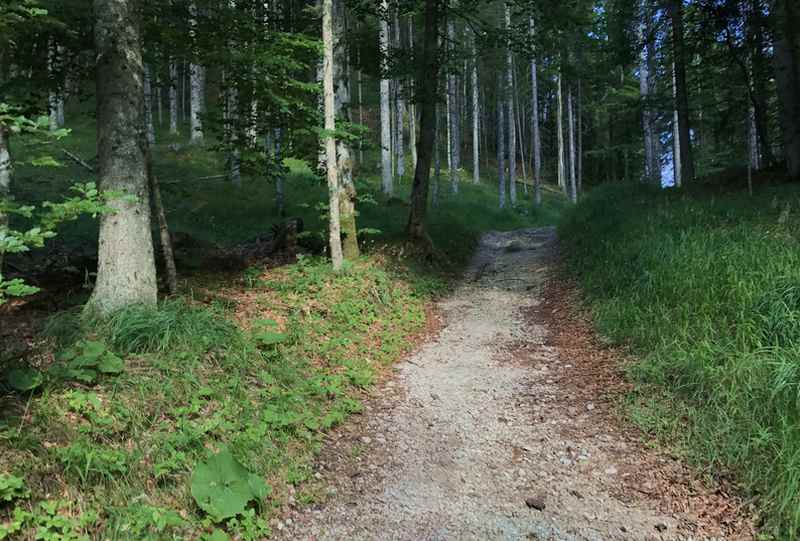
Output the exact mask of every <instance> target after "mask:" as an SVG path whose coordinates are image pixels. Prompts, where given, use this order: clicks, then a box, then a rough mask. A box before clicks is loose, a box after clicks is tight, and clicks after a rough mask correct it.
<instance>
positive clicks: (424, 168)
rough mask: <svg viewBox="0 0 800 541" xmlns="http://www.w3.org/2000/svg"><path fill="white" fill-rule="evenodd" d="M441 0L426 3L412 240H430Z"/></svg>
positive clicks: (410, 226)
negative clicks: (427, 222) (428, 224)
mask: <svg viewBox="0 0 800 541" xmlns="http://www.w3.org/2000/svg"><path fill="white" fill-rule="evenodd" d="M439 1H440V0H425V35H424V38H423V48H422V58H421V62H419V63H418V66H419V72H418V74H417V80H416V84H415V94H416V96H417V100H416V101H417V103H419V104H420V140H419V143H418V145H417V168H416V170H415V171H414V184H413V185H412V187H411V211H410V213H409V216H408V226H407V229H408V234H409V236H410V237H411V238H412V239H415V240H418V241H420V240H421V241H427V242H428V243H430V239H429V238H428V235H427V233H426V231H425V216H426V214H427V210H428V183H429V180H430V175H431V158H432V151H433V143H434V137H435V134H436V94H437V92H436V91H437V85H435V84H433V85H431V84H428V82H429V81H438V80H439V61H438V60H439V51H438V46H437V43H436V39H437V34H438V29H439V17H440V10H439Z"/></svg>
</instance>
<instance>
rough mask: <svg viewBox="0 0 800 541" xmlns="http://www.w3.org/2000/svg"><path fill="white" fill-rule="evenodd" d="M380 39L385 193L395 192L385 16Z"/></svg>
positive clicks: (385, 9)
mask: <svg viewBox="0 0 800 541" xmlns="http://www.w3.org/2000/svg"><path fill="white" fill-rule="evenodd" d="M381 8H382V10H383V13H384V14H387V12H388V9H389V1H388V0H381ZM378 40H379V45H380V53H381V83H380V93H381V96H380V99H381V172H382V183H381V187H382V189H383V193H384V194H386V195H392V194H393V193H394V174H393V171H392V112H391V107H390V104H389V97H390V96H389V94H390V88H389V79H387V78H386V75H387V72H388V70H389V23H388V22H387V21H386V19H385V18H384V17H381V19H380V25H379V32H378Z"/></svg>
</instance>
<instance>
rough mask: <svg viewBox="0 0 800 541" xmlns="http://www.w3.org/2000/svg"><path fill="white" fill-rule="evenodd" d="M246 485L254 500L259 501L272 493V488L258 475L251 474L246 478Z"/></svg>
mask: <svg viewBox="0 0 800 541" xmlns="http://www.w3.org/2000/svg"><path fill="white" fill-rule="evenodd" d="M247 484H248V485H250V490H251V491H252V493H253V496H254V497H255V499H256V500H258V501H261V500H263V499H264V498H266V497H267V496H269V495H270V494H271V493H272V487H271V486H269V485H268V484H267V482H266V481H264V479H262V478H261V477H259V476H258V475H256V474H254V473H251V474H250V475H248V476H247Z"/></svg>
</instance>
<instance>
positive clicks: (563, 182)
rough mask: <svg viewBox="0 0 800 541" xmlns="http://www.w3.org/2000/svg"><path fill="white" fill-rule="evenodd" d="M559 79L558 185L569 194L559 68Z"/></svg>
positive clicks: (562, 90)
mask: <svg viewBox="0 0 800 541" xmlns="http://www.w3.org/2000/svg"><path fill="white" fill-rule="evenodd" d="M556 78H557V79H558V85H557V86H558V97H557V98H556V100H557V104H558V106H557V111H556V115H557V117H556V140H557V145H558V146H557V150H558V185H559V187H561V189H562V190H564V195H567V196H569V189H568V187H567V179H566V175H567V173H566V164H565V163H564V159H565V156H564V155H565V152H566V149H565V148H564V88H563V83H562V80H561V79H562V77H561V70H560V68H559V72H558V75H557V76H556Z"/></svg>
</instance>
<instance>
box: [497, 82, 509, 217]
mask: <svg viewBox="0 0 800 541" xmlns="http://www.w3.org/2000/svg"><path fill="white" fill-rule="evenodd" d="M504 88H505V81H504V77H503V75H500V74H498V76H497V181H498V184H499V186H498V187H499V190H500V192H499V195H500V208H501V209H502V208H506V135H507V131H506V129H505V126H506V100H505V97H504V96H503V93H504V92H503V89H504Z"/></svg>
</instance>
